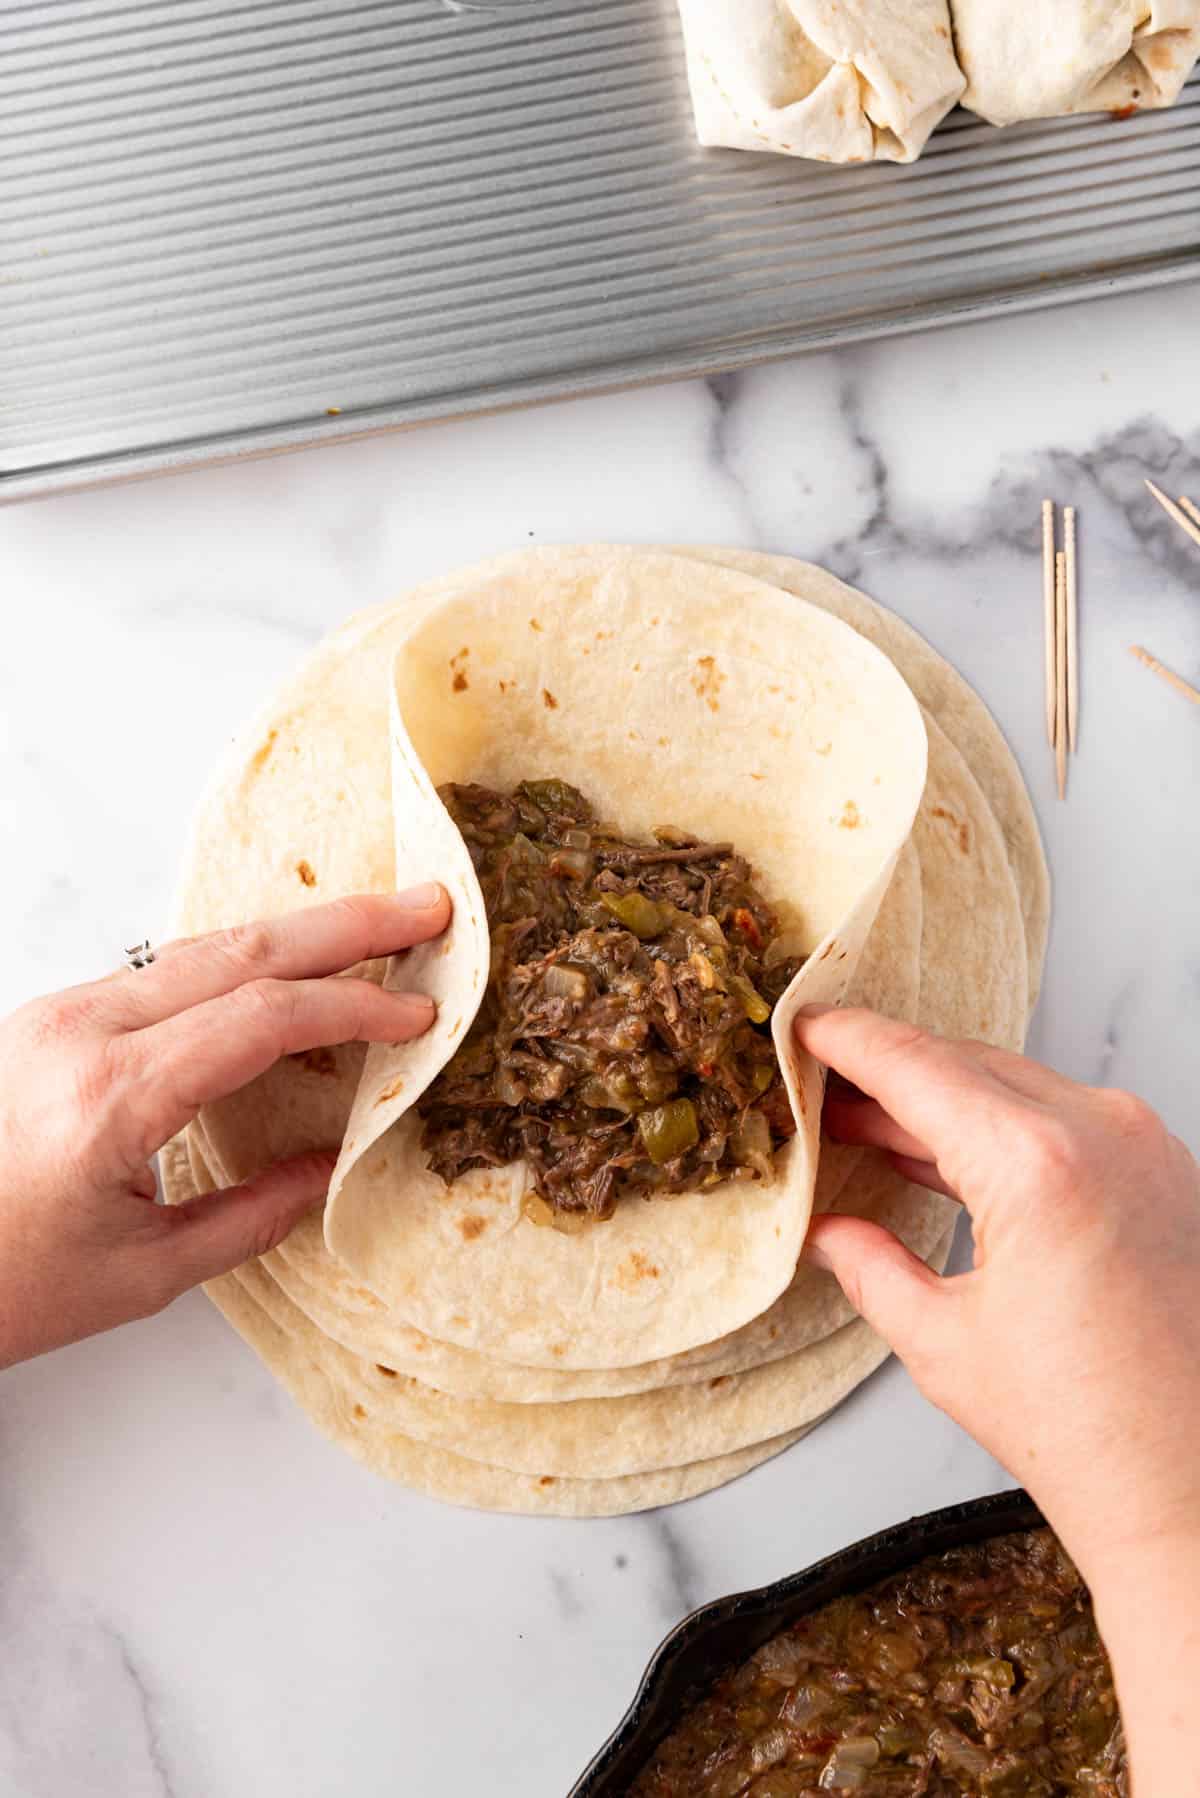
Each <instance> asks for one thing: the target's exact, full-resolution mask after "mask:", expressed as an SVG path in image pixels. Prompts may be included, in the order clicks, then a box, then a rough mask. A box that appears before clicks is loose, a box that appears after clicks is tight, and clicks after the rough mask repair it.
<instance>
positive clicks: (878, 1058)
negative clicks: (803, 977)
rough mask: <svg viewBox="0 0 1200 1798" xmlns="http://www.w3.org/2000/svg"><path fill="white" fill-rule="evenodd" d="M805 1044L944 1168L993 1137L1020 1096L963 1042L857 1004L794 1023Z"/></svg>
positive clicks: (809, 1011)
mask: <svg viewBox="0 0 1200 1798" xmlns="http://www.w3.org/2000/svg"><path fill="white" fill-rule="evenodd" d="M795 1031H796V1038H797V1041H798V1042H799V1043H800V1046H801V1047H802V1048H804V1049H806V1050H808V1052H809V1053H810V1054H811V1055H815V1056H816V1058H817V1060H818V1061H823V1062H824V1063H825V1064H826V1065H827V1066H828V1067H831V1068H834V1069H836V1071H837V1072H838V1073H839V1074H841V1075H842V1076H844V1078H845V1079H847V1080H850V1081H853V1083H854V1084H855V1085H856V1086H858V1087H860V1088H861V1089H862V1091H863V1092H865V1093H867V1094H869V1095H870V1096H871V1097H872V1098H874V1099H876V1100H877V1101H878V1102H879V1105H880V1106H881V1107H882V1110H883V1111H884V1112H885V1113H886V1114H887V1115H888V1116H889V1117H890V1118H892V1119H894V1120H895V1122H896V1123H897V1124H898V1125H899V1126H900V1127H901V1129H903V1130H904V1131H906V1132H907V1133H908V1135H909V1136H910V1137H911V1138H912V1139H913V1141H914V1142H915V1143H917V1144H920V1145H922V1146H924V1147H925V1148H926V1152H927V1155H928V1156H929V1157H931V1158H932V1159H934V1160H936V1161H937V1163H938V1165H939V1167H941V1168H942V1170H943V1172H945V1171H946V1156H947V1154H949V1153H951V1152H952V1150H953V1148H954V1146H955V1144H956V1143H961V1142H962V1141H963V1139H964V1138H970V1137H978V1136H980V1135H981V1134H982V1135H986V1136H988V1137H992V1136H995V1135H996V1134H997V1133H998V1132H999V1131H1000V1130H1002V1129H1003V1127H1004V1126H1005V1124H1006V1123H1008V1122H1010V1120H1011V1119H1012V1117H1013V1114H1014V1111H1015V1110H1016V1108H1017V1107H1018V1105H1019V1104H1020V1100H1019V1099H1018V1097H1017V1095H1016V1094H1015V1093H1014V1092H1013V1091H1012V1090H1011V1089H1010V1088H1009V1087H1008V1086H1006V1085H1005V1084H1004V1083H1003V1082H1001V1081H1000V1080H998V1079H996V1077H995V1076H994V1075H993V1074H992V1073H991V1072H990V1071H989V1070H988V1069H987V1068H986V1067H984V1066H983V1065H982V1064H981V1063H980V1061H979V1060H978V1058H977V1057H975V1056H973V1055H971V1054H969V1053H967V1052H966V1051H965V1050H964V1049H963V1047H962V1046H961V1045H960V1044H958V1043H951V1042H945V1041H943V1040H942V1039H941V1038H940V1037H936V1036H931V1035H930V1034H929V1033H928V1032H927V1031H924V1030H920V1029H918V1028H917V1026H916V1025H915V1024H901V1023H898V1022H897V1021H896V1020H895V1019H893V1018H884V1017H880V1016H879V1014H878V1013H876V1012H872V1011H864V1010H861V1009H858V1008H855V1007H848V1008H844V1009H841V1010H836V1009H832V1008H827V1007H818V1006H813V1007H810V1008H806V1009H805V1010H803V1011H801V1012H800V1013H799V1014H798V1016H797V1018H796V1023H795Z"/></svg>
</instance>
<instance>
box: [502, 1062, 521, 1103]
mask: <svg viewBox="0 0 1200 1798" xmlns="http://www.w3.org/2000/svg"><path fill="white" fill-rule="evenodd" d="M496 1097H497V1098H498V1099H499V1101H500V1103H501V1105H520V1104H523V1103H524V1101H525V1100H526V1099H527V1098H528V1097H529V1088H528V1087H527V1086H526V1084H525V1082H524V1081H523V1080H521V1079H520V1078H518V1076H517V1075H516V1074H515V1073H514V1072H513V1070H512V1068H510V1067H507V1066H506V1065H505V1064H504V1062H501V1063H500V1066H499V1067H498V1068H497V1069H496Z"/></svg>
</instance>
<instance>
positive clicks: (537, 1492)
mask: <svg viewBox="0 0 1200 1798" xmlns="http://www.w3.org/2000/svg"><path fill="white" fill-rule="evenodd" d="M162 1174H163V1182H164V1187H165V1188H166V1191H167V1196H168V1199H169V1201H170V1202H171V1203H175V1204H178V1203H183V1202H186V1200H188V1199H189V1198H191V1197H194V1196H195V1194H196V1191H197V1187H196V1186H195V1184H194V1183H193V1181H192V1178H191V1173H190V1168H189V1160H188V1154H187V1150H186V1147H185V1145H184V1143H183V1139H182V1138H177V1139H176V1140H175V1141H174V1142H173V1143H170V1144H168V1145H167V1147H166V1148H165V1149H164V1151H163V1153H162ZM952 1238H953V1229H951V1230H950V1231H949V1232H948V1233H947V1235H946V1237H945V1238H944V1239H943V1241H942V1242H941V1243H940V1244H939V1245H938V1248H937V1250H936V1251H935V1253H934V1254H933V1256H932V1257H931V1265H932V1266H933V1267H934V1268H935V1270H936V1271H939V1272H940V1271H941V1270H942V1268H944V1266H945V1263H946V1260H947V1259H948V1256H949V1252H950V1247H951V1242H952ZM205 1290H206V1292H207V1293H208V1296H209V1297H210V1298H211V1299H212V1301H213V1303H214V1304H216V1305H217V1307H218V1308H219V1309H220V1310H221V1311H222V1313H223V1314H224V1315H225V1316H226V1318H227V1319H228V1320H229V1322H230V1323H232V1324H233V1326H234V1328H235V1329H236V1330H237V1331H238V1333H239V1334H240V1335H241V1336H242V1337H243V1338H244V1339H245V1341H246V1342H247V1343H248V1344H249V1345H250V1347H251V1348H253V1349H254V1351H255V1353H256V1354H258V1355H259V1357H260V1358H261V1359H262V1360H263V1361H264V1362H265V1363H266V1365H267V1366H268V1367H269V1368H270V1369H271V1371H272V1372H273V1373H274V1374H275V1376H276V1378H277V1379H278V1380H279V1381H280V1383H281V1384H282V1385H283V1386H284V1387H285V1389H286V1390H287V1391H288V1392H290V1393H291V1395H292V1397H293V1398H294V1399H295V1400H296V1402H297V1403H298V1404H299V1405H300V1406H301V1408H302V1409H303V1410H305V1411H306V1412H307V1413H308V1415H309V1416H310V1417H311V1418H312V1420H313V1421H314V1423H316V1425H317V1427H318V1428H319V1429H321V1431H322V1432H323V1433H324V1434H325V1435H326V1436H328V1437H329V1438H330V1439H331V1440H332V1441H334V1442H335V1443H337V1445H338V1446H339V1447H341V1448H344V1449H346V1450H348V1452H349V1453H350V1454H351V1455H353V1456H354V1457H355V1458H356V1459H357V1460H360V1461H362V1462H364V1463H365V1464H366V1465H368V1466H370V1467H371V1468H373V1469H374V1470H375V1471H377V1472H380V1473H383V1474H385V1475H386V1476H387V1477H389V1478H391V1479H396V1480H400V1481H402V1482H403V1483H404V1484H406V1485H409V1486H412V1487H414V1488H415V1489H416V1490H418V1491H423V1492H426V1493H427V1494H428V1495H429V1496H431V1497H435V1498H439V1499H442V1500H444V1501H448V1502H450V1503H457V1504H467V1505H471V1506H474V1507H476V1508H479V1509H485V1510H499V1511H519V1512H526V1513H532V1514H539V1515H554V1516H576V1517H579V1516H589V1517H599V1516H617V1515H626V1514H628V1513H629V1512H631V1511H637V1510H643V1509H647V1508H649V1507H651V1506H655V1505H662V1504H673V1503H677V1502H679V1501H680V1500H681V1499H684V1498H689V1497H693V1496H696V1495H697V1494H699V1493H701V1492H705V1491H709V1490H711V1489H712V1488H713V1487H714V1486H717V1485H723V1484H725V1483H727V1482H728V1481H729V1480H731V1479H735V1478H737V1477H738V1476H739V1475H740V1474H741V1473H744V1472H747V1471H749V1470H750V1469H751V1468H752V1467H754V1466H757V1465H759V1464H760V1463H761V1462H762V1461H764V1460H767V1459H769V1458H771V1457H772V1456H773V1455H776V1454H778V1453H780V1452H782V1450H783V1449H785V1448H788V1447H790V1446H791V1445H792V1444H793V1443H794V1442H796V1441H798V1440H799V1439H800V1437H801V1436H803V1435H805V1434H807V1432H808V1429H810V1428H813V1427H815V1425H816V1424H817V1423H818V1422H820V1421H821V1418H820V1417H819V1416H818V1417H813V1418H811V1419H810V1420H809V1421H808V1423H807V1424H806V1425H805V1426H804V1427H801V1428H797V1429H793V1430H787V1431H785V1432H783V1433H776V1434H775V1435H772V1436H770V1437H768V1438H766V1439H764V1440H761V1441H759V1442H756V1443H753V1444H752V1445H750V1446H748V1447H746V1448H743V1449H741V1450H736V1451H733V1452H731V1453H728V1454H723V1455H718V1456H715V1457H711V1458H707V1459H705V1460H703V1461H699V1462H693V1463H689V1464H680V1465H677V1466H668V1467H663V1468H659V1467H653V1468H651V1469H649V1470H647V1471H643V1472H640V1473H635V1474H632V1475H618V1476H616V1477H612V1478H603V1477H583V1478H574V1477H571V1476H563V1475H558V1474H554V1473H553V1472H551V1471H550V1470H548V1469H540V1470H537V1471H534V1472H532V1473H530V1472H525V1473H521V1472H514V1471H513V1470H511V1469H507V1468H500V1467H497V1466H495V1465H494V1464H491V1463H488V1462H486V1461H484V1460H481V1459H480V1458H478V1456H473V1455H463V1454H457V1453H455V1452H453V1451H452V1450H448V1449H446V1448H445V1447H443V1446H440V1445H439V1444H438V1443H437V1442H434V1441H428V1440H422V1439H421V1438H419V1437H414V1436H410V1435H407V1434H405V1433H404V1432H403V1431H402V1430H401V1429H400V1428H399V1427H398V1425H397V1421H396V1417H395V1415H394V1414H395V1412H396V1411H398V1410H403V1411H404V1413H405V1414H406V1415H407V1416H408V1417H409V1418H410V1420H411V1419H412V1418H413V1417H414V1416H416V1415H417V1403H419V1404H420V1406H421V1415H422V1416H425V1417H427V1416H428V1415H429V1413H430V1410H431V1407H432V1408H433V1409H437V1408H439V1405H440V1408H442V1409H443V1410H445V1411H446V1412H447V1413H449V1412H453V1411H455V1410H459V1411H463V1414H464V1416H476V1417H478V1415H479V1413H480V1412H484V1413H486V1412H487V1411H488V1410H490V1411H491V1413H492V1414H493V1416H494V1415H495V1414H497V1413H500V1412H502V1411H503V1410H504V1409H505V1407H502V1406H492V1407H478V1406H477V1407H475V1408H474V1412H473V1413H472V1412H471V1411H470V1410H469V1408H468V1409H466V1410H465V1411H464V1410H463V1408H462V1407H460V1405H459V1403H458V1401H454V1400H446V1399H443V1398H442V1396H441V1395H439V1394H428V1395H426V1396H425V1398H424V1399H423V1400H419V1401H417V1402H415V1403H409V1404H407V1405H401V1404H400V1403H398V1388H399V1386H400V1382H394V1381H390V1380H388V1379H387V1378H386V1376H382V1375H380V1374H379V1373H378V1371H377V1370H375V1369H373V1368H371V1367H370V1365H369V1364H368V1365H366V1366H364V1365H363V1364H361V1363H358V1362H356V1359H355V1357H353V1356H351V1355H349V1354H347V1353H346V1351H344V1350H342V1349H340V1348H339V1347H338V1346H337V1345H336V1344H333V1343H331V1342H329V1340H328V1339H327V1338H325V1337H323V1336H322V1335H321V1334H320V1332H319V1331H318V1330H316V1329H315V1327H314V1326H313V1325H312V1324H311V1323H310V1322H309V1320H308V1319H307V1318H306V1317H305V1316H304V1315H303V1313H301V1312H299V1311H297V1310H296V1309H295V1308H294V1307H289V1305H288V1303H287V1301H286V1299H283V1298H282V1295H278V1294H277V1295H273V1294H272V1293H271V1291H270V1281H269V1279H268V1277H267V1276H266V1275H265V1274H263V1273H262V1271H261V1270H259V1269H257V1265H256V1264H253V1263H252V1264H250V1265H249V1266H248V1267H247V1268H246V1269H242V1270H239V1271H238V1273H237V1274H236V1275H225V1276H223V1277H222V1278H220V1279H218V1280H214V1281H210V1282H209V1283H208V1285H207V1286H206V1288H205ZM821 1347H822V1350H823V1351H824V1353H825V1355H830V1354H832V1356H833V1357H834V1358H835V1359H836V1362H837V1365H838V1366H839V1368H840V1369H841V1378H840V1379H839V1380H833V1381H831V1382H830V1384H829V1390H830V1391H840V1392H841V1396H843V1397H844V1396H846V1393H847V1392H848V1391H849V1390H851V1389H852V1388H853V1387H854V1386H857V1385H858V1384H860V1383H861V1381H862V1380H863V1379H864V1378H866V1377H868V1375H869V1373H870V1372H872V1371H874V1369H875V1368H876V1367H877V1366H879V1365H880V1364H881V1363H882V1361H883V1360H885V1359H886V1358H887V1354H888V1351H887V1348H886V1346H885V1345H884V1344H883V1343H881V1342H880V1341H879V1339H878V1338H877V1337H874V1336H873V1335H872V1333H871V1332H870V1331H868V1330H867V1328H866V1326H865V1325H864V1324H862V1323H861V1322H857V1323H854V1324H851V1325H849V1326H848V1327H847V1329H846V1330H843V1331H841V1332H839V1333H838V1337H837V1338H835V1339H832V1350H830V1349H828V1348H826V1345H821ZM820 1357H821V1351H818V1352H817V1355H815V1356H814V1359H818V1358H820ZM411 1384H412V1385H415V1384H416V1383H415V1382H412V1383H411ZM733 1384H734V1383H733V1382H730V1385H733ZM843 1386H844V1387H845V1390H844V1391H842V1387H843ZM723 1390H724V1389H723V1388H718V1389H717V1391H716V1392H715V1393H713V1394H711V1399H712V1402H713V1405H714V1410H715V1408H716V1407H717V1406H721V1407H722V1408H724V1409H729V1405H728V1401H727V1400H723V1399H722V1398H721V1397H720V1393H721V1392H722V1391H723ZM781 1396H782V1398H783V1401H784V1402H785V1403H787V1402H789V1395H788V1394H787V1392H786V1389H785V1390H784V1391H783V1392H782V1394H781ZM764 1397H765V1395H764V1394H761V1393H760V1394H759V1395H758V1400H757V1402H759V1403H760V1404H761V1403H763V1400H764ZM633 1402H634V1403H635V1404H636V1403H637V1401H633ZM751 1402H754V1395H753V1389H751ZM791 1402H793V1403H794V1400H791ZM539 1409H541V1408H540V1407H533V1408H532V1413H531V1411H530V1410H528V1409H527V1410H522V1411H521V1412H520V1415H519V1417H518V1419H517V1423H518V1425H519V1426H522V1427H520V1428H519V1429H518V1431H517V1436H518V1439H520V1438H523V1437H524V1436H525V1434H526V1431H525V1429H524V1427H523V1425H524V1422H527V1420H528V1418H529V1416H530V1415H531V1414H535V1413H536V1411H537V1410H539ZM547 1409H550V1410H560V1411H563V1412H566V1413H568V1414H569V1413H570V1412H571V1410H572V1409H573V1408H572V1407H547ZM735 1409H736V1407H735ZM579 1421H580V1422H582V1413H580V1416H579ZM480 1422H481V1423H482V1424H483V1425H484V1427H487V1425H488V1420H487V1418H486V1416H484V1417H483V1418H480ZM567 1422H568V1423H569V1422H570V1417H569V1415H568V1418H567ZM431 1427H433V1428H434V1429H435V1430H436V1429H437V1428H438V1426H437V1425H436V1423H435V1424H433V1425H432V1426H431ZM492 1429H493V1434H495V1433H496V1431H495V1426H494V1425H493V1426H492ZM711 1433H712V1431H711V1428H710V1427H709V1426H708V1425H707V1423H706V1422H703V1421H702V1422H701V1423H700V1424H698V1425H697V1427H696V1428H695V1429H694V1431H693V1434H694V1436H695V1438H696V1439H697V1440H700V1439H703V1438H704V1437H705V1436H706V1435H709V1434H711ZM734 1433H735V1434H736V1433H737V1432H736V1431H735V1432H734ZM473 1445H474V1446H476V1447H477V1446H479V1438H478V1436H476V1437H475V1438H474V1439H473ZM563 1452H564V1451H563V1450H561V1449H560V1451H559V1453H558V1454H557V1455H556V1458H562V1457H563ZM583 1454H584V1457H585V1458H587V1457H588V1456H589V1455H590V1451H589V1450H588V1449H587V1447H586V1443H585V1444H584V1445H583ZM522 1458H524V1457H522ZM593 1458H594V1457H593ZM634 1458H636V1455H635V1456H634Z"/></svg>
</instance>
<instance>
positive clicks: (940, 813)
mask: <svg viewBox="0 0 1200 1798" xmlns="http://www.w3.org/2000/svg"><path fill="white" fill-rule="evenodd" d="M930 811H931V813H932V815H933V816H934V817H935V818H944V819H945V821H946V823H947V824H948V825H949V826H950V828H951V830H953V831H955V832H956V834H957V836H958V847H959V849H960V850H961V852H962V854H963V855H970V853H971V826H970V825H969V824H968V823H967V821H966V819H965V818H960V817H958V815H957V814H956V813H955V812H952V811H948V810H947V809H946V807H945V806H944V805H934V806H931V807H930Z"/></svg>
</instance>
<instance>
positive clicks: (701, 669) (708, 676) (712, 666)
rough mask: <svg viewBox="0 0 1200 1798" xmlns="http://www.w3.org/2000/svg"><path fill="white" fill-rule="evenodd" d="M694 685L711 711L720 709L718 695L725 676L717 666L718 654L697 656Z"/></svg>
mask: <svg viewBox="0 0 1200 1798" xmlns="http://www.w3.org/2000/svg"><path fill="white" fill-rule="evenodd" d="M692 685H693V687H695V689H696V691H697V693H698V694H699V695H700V697H701V699H702V700H703V701H704V703H705V705H706V706H707V707H708V709H709V711H710V712H716V711H719V710H720V701H719V700H718V698H717V695H718V693H719V692H720V691H721V688H722V687H723V686H724V685H725V676H724V675H723V674H722V673H721V670H720V669H719V668H718V667H717V658H716V656H697V658H696V672H695V674H693V676H692Z"/></svg>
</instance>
